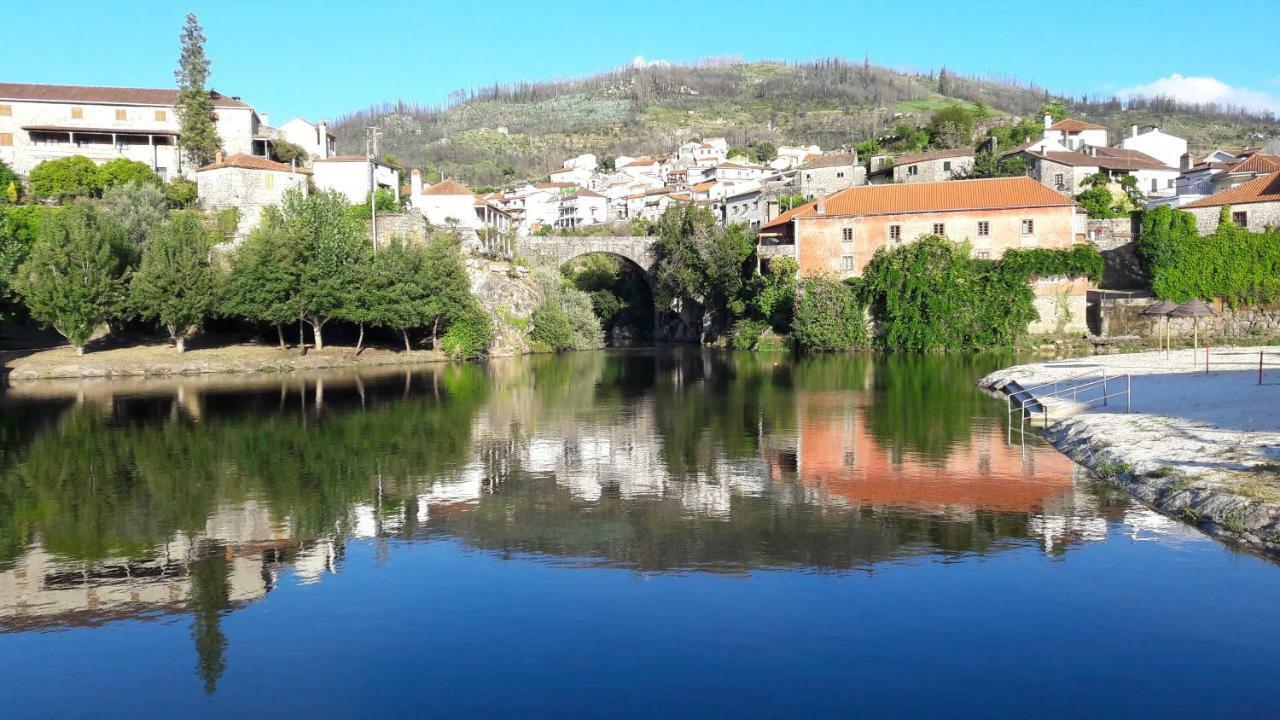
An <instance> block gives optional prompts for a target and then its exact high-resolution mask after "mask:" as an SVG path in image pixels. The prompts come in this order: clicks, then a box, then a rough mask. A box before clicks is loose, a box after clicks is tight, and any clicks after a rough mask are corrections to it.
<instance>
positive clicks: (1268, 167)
mask: <svg viewBox="0 0 1280 720" xmlns="http://www.w3.org/2000/svg"><path fill="white" fill-rule="evenodd" d="M1277 170H1280V156H1276V155H1268V154H1266V153H1254V154H1252V155H1250V156H1249V157H1248V158H1247V159H1246V160H1244V162H1241V163H1238V164H1236V165H1233V166H1231V168H1230V169H1228V170H1227V172H1230V173H1244V172H1254V173H1258V174H1262V173H1273V172H1276V171H1277Z"/></svg>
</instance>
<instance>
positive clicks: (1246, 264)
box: [1137, 207, 1280, 307]
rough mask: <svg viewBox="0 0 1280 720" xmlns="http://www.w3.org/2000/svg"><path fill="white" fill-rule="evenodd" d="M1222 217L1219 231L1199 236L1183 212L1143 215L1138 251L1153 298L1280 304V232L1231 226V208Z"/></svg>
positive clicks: (1158, 210) (1164, 210) (1164, 209)
mask: <svg viewBox="0 0 1280 720" xmlns="http://www.w3.org/2000/svg"><path fill="white" fill-rule="evenodd" d="M1222 214H1223V217H1224V218H1225V220H1226V221H1225V222H1220V223H1219V225H1218V229H1217V231H1216V232H1214V233H1213V234H1212V235H1205V236H1202V235H1200V234H1199V233H1198V232H1197V230H1196V222H1195V216H1194V215H1192V214H1191V213H1189V212H1187V211H1185V210H1173V209H1170V208H1167V207H1158V208H1153V209H1151V210H1149V211H1147V212H1146V213H1143V218H1142V234H1141V235H1140V236H1139V238H1138V241H1137V248H1138V254H1139V257H1140V258H1141V259H1142V261H1143V264H1144V266H1145V267H1146V269H1147V272H1148V274H1149V275H1150V277H1151V290H1152V292H1153V293H1154V294H1155V296H1156V297H1158V298H1161V299H1164V300H1173V301H1175V302H1186V301H1187V300H1191V299H1192V298H1204V299H1208V298H1214V297H1220V298H1222V299H1223V300H1224V301H1226V302H1227V303H1228V304H1229V305H1231V306H1233V307H1235V306H1240V305H1249V304H1260V303H1270V302H1275V301H1277V300H1280V232H1277V231H1275V230H1268V231H1266V232H1261V233H1255V232H1249V231H1247V230H1243V229H1241V228H1237V227H1235V226H1234V225H1232V224H1231V222H1230V218H1231V209H1230V208H1229V207H1224V208H1223V211H1222Z"/></svg>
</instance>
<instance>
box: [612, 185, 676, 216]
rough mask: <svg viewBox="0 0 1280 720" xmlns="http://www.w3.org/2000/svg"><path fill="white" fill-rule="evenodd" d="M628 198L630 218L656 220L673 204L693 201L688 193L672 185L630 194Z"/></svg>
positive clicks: (628, 214)
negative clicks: (679, 190)
mask: <svg viewBox="0 0 1280 720" xmlns="http://www.w3.org/2000/svg"><path fill="white" fill-rule="evenodd" d="M626 200H627V219H628V220H647V221H649V222H656V221H657V220H658V219H659V218H661V217H662V213H664V212H666V211H667V208H669V207H671V205H672V204H674V203H676V202H691V200H692V199H691V198H690V196H689V194H688V193H682V192H678V191H677V190H676V189H675V188H672V187H663V188H654V189H653V190H648V191H646V192H643V193H637V194H635V195H629V196H627V198H626Z"/></svg>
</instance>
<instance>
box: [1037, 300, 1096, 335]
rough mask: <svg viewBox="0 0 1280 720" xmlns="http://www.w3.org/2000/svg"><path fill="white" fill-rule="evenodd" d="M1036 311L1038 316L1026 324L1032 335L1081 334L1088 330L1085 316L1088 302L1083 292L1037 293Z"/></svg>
mask: <svg viewBox="0 0 1280 720" xmlns="http://www.w3.org/2000/svg"><path fill="white" fill-rule="evenodd" d="M1035 308H1036V312H1037V313H1039V315H1040V318H1039V319H1038V320H1033V321H1032V322H1031V324H1030V325H1028V326H1027V332H1028V333H1030V334H1032V335H1083V334H1084V333H1085V332H1087V331H1088V327H1087V326H1086V323H1085V317H1086V314H1087V311H1088V304H1087V300H1086V298H1085V295H1084V293H1067V292H1064V293H1059V294H1056V295H1038V296H1036V299H1035Z"/></svg>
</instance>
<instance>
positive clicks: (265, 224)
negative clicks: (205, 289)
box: [221, 208, 301, 350]
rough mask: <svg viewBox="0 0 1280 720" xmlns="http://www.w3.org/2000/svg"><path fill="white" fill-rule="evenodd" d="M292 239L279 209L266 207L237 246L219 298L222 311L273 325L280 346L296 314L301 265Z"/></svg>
mask: <svg viewBox="0 0 1280 720" xmlns="http://www.w3.org/2000/svg"><path fill="white" fill-rule="evenodd" d="M295 240H296V238H294V237H292V236H291V235H289V234H288V233H287V232H286V231H285V228H284V217H283V216H282V215H281V214H280V212H279V211H278V210H276V209H275V208H268V209H267V210H266V211H265V212H264V213H263V215H262V222H261V224H259V225H258V227H256V228H254V229H253V231H252V232H250V233H249V236H248V237H247V238H245V240H244V242H243V243H241V244H240V247H239V248H238V249H237V250H236V253H235V255H234V256H233V258H232V262H231V269H230V272H229V274H228V277H227V280H226V284H225V286H224V288H223V293H222V299H221V312H222V314H224V315H227V316H230V317H239V318H244V319H245V320H248V321H249V322H255V323H263V324H266V325H272V326H274V327H275V329H276V338H277V339H278V340H279V343H280V348H281V349H282V350H283V349H284V346H285V343H284V328H283V326H284V325H285V324H287V323H290V322H292V321H294V320H296V319H297V318H298V315H299V313H298V304H297V298H296V295H295V288H297V287H298V284H299V283H300V282H301V278H300V269H301V268H300V259H299V257H298V249H297V243H296V242H295Z"/></svg>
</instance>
